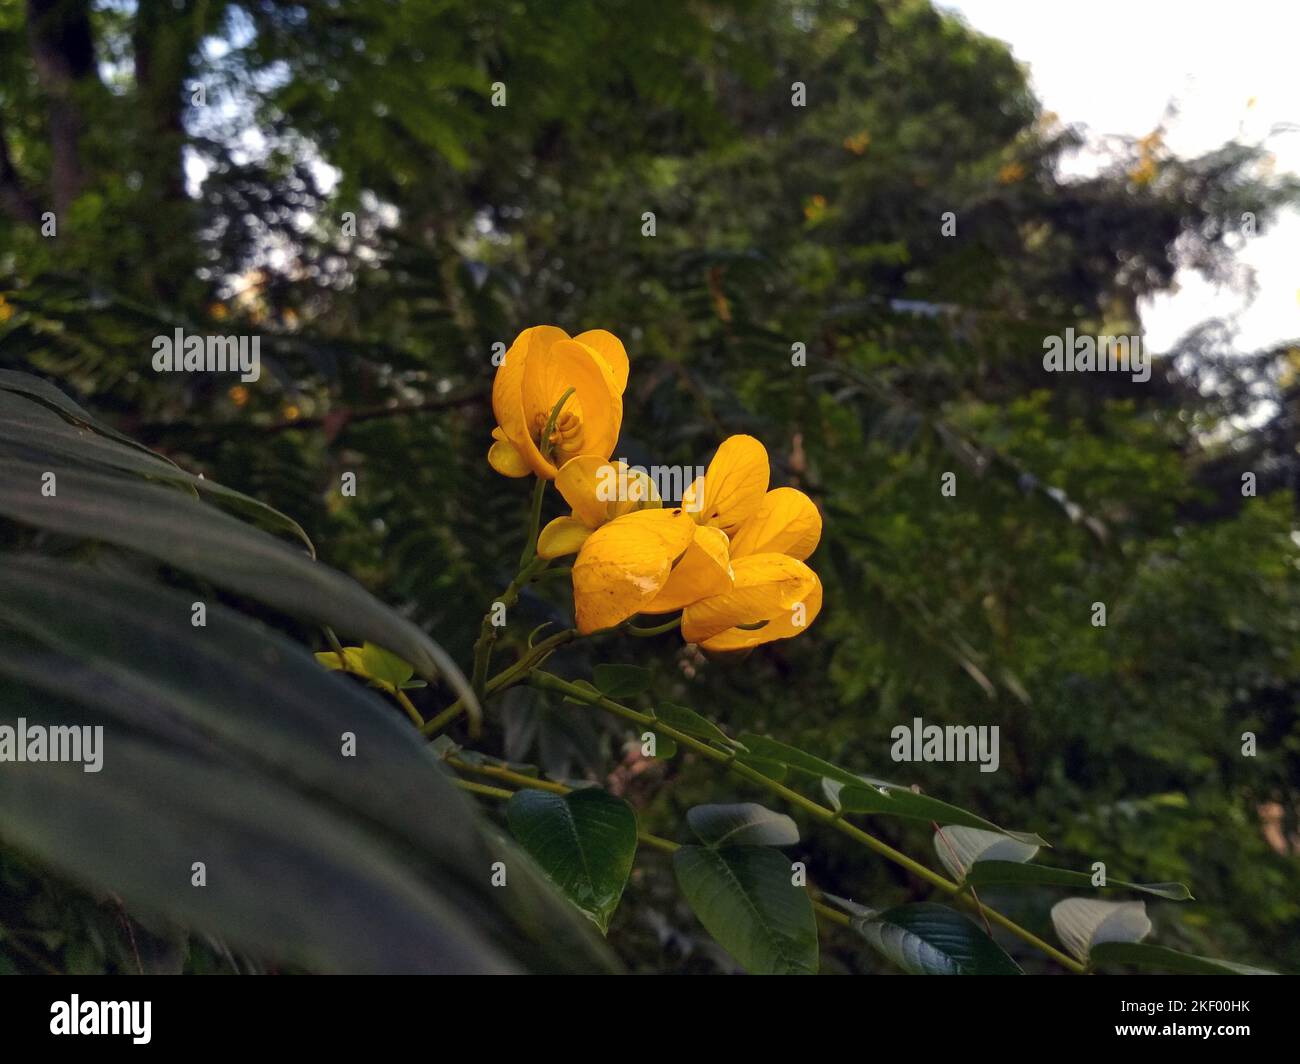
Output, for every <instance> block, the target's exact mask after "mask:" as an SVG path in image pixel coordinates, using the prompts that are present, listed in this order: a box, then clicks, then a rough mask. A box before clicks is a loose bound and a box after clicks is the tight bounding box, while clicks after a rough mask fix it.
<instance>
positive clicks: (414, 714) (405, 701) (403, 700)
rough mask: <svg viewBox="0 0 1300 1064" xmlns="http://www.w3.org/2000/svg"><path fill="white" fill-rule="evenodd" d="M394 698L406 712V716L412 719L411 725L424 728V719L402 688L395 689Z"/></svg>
mask: <svg viewBox="0 0 1300 1064" xmlns="http://www.w3.org/2000/svg"><path fill="white" fill-rule="evenodd" d="M393 697H394V698H396V699H397V704H398V705H399V706H401V707H402V708H403V709H404V710H406V715H407V716H408V717H410V718H411V723H412V724H414V725H415V726H416V727H417V728H423V727H424V718H423V717H422V716H420V711H419V710H418V709H416V708H415V704H414V703H413V702H412V701H411V700H410V699H409V698H407V697H406V692H405V691H403V690H402V689H401V688H400V687H394V688H393Z"/></svg>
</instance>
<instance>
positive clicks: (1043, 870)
mask: <svg viewBox="0 0 1300 1064" xmlns="http://www.w3.org/2000/svg"><path fill="white" fill-rule="evenodd" d="M966 882H967V883H969V884H970V885H971V886H974V887H985V886H1019V885H1022V884H1034V885H1041V886H1048V887H1075V888H1079V887H1083V888H1086V887H1091V886H1092V885H1093V882H1092V876H1091V875H1089V874H1088V873H1087V872H1074V871H1071V870H1070V869H1068V868H1053V867H1050V866H1048V865H1035V864H1016V863H1014V862H1008V861H985V860H981V861H980V862H979V863H978V864H976V865H975V866H974V867H973V868H972V869H971V870H970V871H969V872H967V873H966ZM1106 886H1107V887H1110V888H1114V889H1119V890H1139V891H1142V892H1143V893H1144V894H1154V895H1155V896H1156V897H1159V898H1166V899H1168V900H1169V901H1187V900H1189V899H1190V898H1191V896H1192V892H1191V891H1190V890H1188V889H1187V886H1186V884H1183V883H1130V882H1128V880H1124V879H1111V878H1109V877H1107V879H1106ZM1098 889H1101V888H1098Z"/></svg>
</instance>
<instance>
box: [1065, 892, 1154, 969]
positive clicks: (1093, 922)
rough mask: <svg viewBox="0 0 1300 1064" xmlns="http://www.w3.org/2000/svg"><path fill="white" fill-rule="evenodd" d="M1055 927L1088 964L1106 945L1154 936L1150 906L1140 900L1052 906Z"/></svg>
mask: <svg viewBox="0 0 1300 1064" xmlns="http://www.w3.org/2000/svg"><path fill="white" fill-rule="evenodd" d="M1052 926H1053V927H1055V928H1056V935H1057V937H1058V938H1059V939H1060V940H1061V942H1062V943H1063V944H1064V945H1065V948H1066V949H1068V950H1069V951H1070V952H1071V953H1072V954H1074V956H1075V957H1077V958H1078V959H1079V960H1081V961H1085V962H1086V961H1087V960H1088V954H1089V952H1090V951H1091V950H1092V949H1093V947H1095V946H1098V945H1100V944H1101V943H1103V942H1140V941H1141V940H1142V939H1144V938H1146V937H1147V935H1149V934H1150V933H1151V921H1150V920H1149V919H1148V918H1147V907H1146V904H1145V903H1144V902H1140V901H1123V902H1120V901H1099V900H1097V899H1096V898H1066V899H1064V900H1063V901H1058V902H1057V903H1056V904H1055V905H1053V906H1052Z"/></svg>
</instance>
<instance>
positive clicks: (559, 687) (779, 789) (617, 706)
mask: <svg viewBox="0 0 1300 1064" xmlns="http://www.w3.org/2000/svg"><path fill="white" fill-rule="evenodd" d="M529 682H530V683H531V684H532V685H533V686H535V687H538V688H540V689H541V690H544V691H553V692H556V693H559V694H564V695H567V696H568V697H570V698H573V699H575V700H576V701H578V702H583V703H586V704H587V705H591V706H597V707H599V708H601V709H604V710H606V711H608V712H610V713H613V714H614V715H615V716H619V717H622V718H623V719H625V720H630V721H634V722H635V723H637V724H639V725H642V726H653V727H654V729H655V731H657V732H660V733H662V734H664V735H669V736H671V737H672V738H673V739H674V740H676V742H677V743H678V745H680V746H686V747H688V748H690V749H691V750H694V751H695V752H696V753H697V754H699V755H700V756H701V757H705V758H707V759H708V760H710V761H713V762H717V763H720V764H721V765H722V766H723V767H724V768H726V769H727V770H729V771H731V772H734V773H735V774H736V775H738V776H741V777H743V778H744V779H747V780H749V781H750V782H751V783H756V784H758V785H759V786H760V787H763V788H765V789H767V790H769V791H771V792H772V793H773V794H776V795H778V796H779V797H781V798H783V799H785V801H787V802H789V803H790V804H791V805H794V806H797V807H798V808H800V809H802V810H803V811H804V812H805V813H807V814H808V815H809V816H811V817H812V818H813V819H815V820H819V821H821V822H822V823H823V824H827V825H829V826H831V827H833V828H834V829H835V830H836V831H839V832H841V833H843V834H845V835H848V836H849V837H850V838H851V839H853V840H854V841H856V842H858V843H861V844H862V845H863V846H866V847H867V848H868V849H870V850H873V851H874V852H875V853H877V854H879V855H880V856H881V857H884V858H885V859H887V860H889V861H892V862H894V863H895V864H897V865H900V866H902V867H903V868H906V869H907V870H908V871H909V872H911V873H912V874H913V875H914V876H916V877H917V878H918V879H922V880H924V881H925V882H926V883H929V884H930V885H931V886H933V887H936V888H937V889H939V890H941V891H943V892H944V893H945V894H949V895H952V896H953V897H954V898H956V900H957V901H958V902H960V903H961V904H963V905H966V906H967V907H975V903H972V902H971V900H970V899H969V898H968V897H967V896H966V895H965V894H964V893H963V892H962V887H961V885H960V884H958V883H954V882H952V881H951V880H950V879H947V878H945V877H944V876H941V875H939V874H938V873H937V872H933V871H931V870H930V869H929V868H926V867H925V865H923V864H921V863H920V862H919V861H915V860H913V859H912V858H911V857H908V856H907V854H905V853H902V852H900V851H899V850H896V849H894V848H893V847H892V846H890V845H889V844H888V843H886V842H882V841H881V840H880V839H878V838H876V837H875V836H874V835H871V834H868V833H867V832H865V831H863V830H862V829H861V828H859V827H857V826H856V825H854V824H851V823H849V821H847V820H845V819H844V818H843V817H841V816H839V815H837V814H836V812H835V811H834V810H832V809H828V808H827V807H826V806H824V805H821V804H819V803H817V802H814V801H813V800H812V799H811V798H806V797H805V796H804V795H802V794H800V793H799V792H798V791H795V790H791V789H790V788H789V787H787V786H785V785H784V784H782V783H779V782H777V781H776V780H773V779H769V778H768V777H767V776H764V775H763V774H762V773H761V772H759V771H758V770H757V769H753V768H750V767H749V766H748V765H746V764H744V763H743V762H741V761H737V760H736V759H735V754H734V753H731V754H727V753H723V752H722V751H721V750H717V749H715V748H714V747H712V746H709V745H708V744H707V743H703V742H700V741H699V740H698V739H696V738H695V737H694V736H692V735H688V734H686V733H685V732H682V731H679V730H678V729H676V728H674V727H672V726H670V725H667V724H665V723H664V722H663V721H661V720H659V719H658V718H656V717H652V716H650V715H649V714H646V713H640V712H638V711H637V710H635V709H632V708H631V707H629V706H625V705H623V704H622V703H620V702H615V701H614V700H613V699H611V698H606V697H605V696H603V695H601V694H598V693H595V692H592V691H589V690H587V689H586V688H585V687H581V686H579V685H578V684H575V683H570V682H569V681H567V680H563V679H561V678H560V677H558V676H554V675H552V674H551V673H548V672H543V671H541V670H540V669H534V670H533V671H532V672H531V673H530V674H529ZM981 908H982V911H983V912H984V913H985V914H986V916H987V918H988V919H990V920H992V921H993V922H994V923H996V924H998V925H999V926H1001V927H1003V928H1005V929H1006V930H1007V931H1009V932H1011V934H1013V935H1015V936H1016V937H1017V938H1019V939H1020V940H1021V941H1023V942H1026V943H1028V944H1029V945H1031V946H1033V947H1034V948H1035V949H1039V950H1042V951H1043V952H1044V953H1046V954H1047V955H1048V956H1049V957H1051V958H1052V959H1053V960H1054V961H1056V962H1057V963H1058V964H1060V965H1062V966H1063V967H1065V968H1068V969H1069V970H1070V971H1072V972H1075V973H1076V974H1079V975H1082V974H1084V972H1085V971H1086V969H1085V968H1084V966H1083V965H1082V964H1080V963H1079V962H1078V961H1076V960H1075V959H1074V958H1073V957H1069V956H1067V955H1066V954H1064V953H1062V952H1061V951H1060V950H1058V949H1057V948H1056V947H1055V946H1053V945H1051V944H1050V943H1048V942H1045V941H1043V940H1042V939H1041V938H1039V937H1038V936H1037V935H1035V934H1034V933H1033V932H1032V931H1029V930H1028V929H1026V928H1023V927H1021V926H1020V925H1019V924H1017V923H1016V922H1015V921H1014V920H1012V919H1011V918H1010V917H1007V916H1003V915H1002V914H1001V913H1000V912H998V911H997V910H996V909H990V908H989V907H988V906H982V907H981Z"/></svg>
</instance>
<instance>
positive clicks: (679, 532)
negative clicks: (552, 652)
mask: <svg viewBox="0 0 1300 1064" xmlns="http://www.w3.org/2000/svg"><path fill="white" fill-rule="evenodd" d="M696 527H697V526H696V525H695V522H693V521H692V520H691V519H690V518H689V517H688V516H686V514H685V513H683V512H682V510H681V508H680V507H679V508H677V509H673V510H663V509H659V510H637V511H636V512H634V513H630V514H624V515H623V516H622V517H617V518H615V519H614V520H613V521H610V522H608V523H606V524H604V525H601V527H600V528H598V529H596V531H594V532H592V533H591V535H589V536H588V537H587V539H586V541H585V542H584V543H583V544H582V549H581V550H580V551H579V552H578V559H577V561H575V562H574V563H573V609H574V613H575V615H576V618H577V624H578V631H579V632H581V633H582V634H583V635H587V634H589V633H591V632H596V631H599V630H601V629H602V628H613V627H614V626H615V625H619V624H622V623H623V622H624V621H626V620H627V619H628V618H630V617H634V616H635V615H636V614H638V613H642V612H644V611H645V609H646V607H647V606H650V605H651V604H652V603H653V602H654V600H655V599H656V598H657V597H658V596H659V594H660V593H661V592H662V591H663V590H664V588H665V586H666V585H667V584H668V582H669V578H670V577H671V576H672V574H673V566H674V563H676V562H677V561H678V560H679V559H681V558H682V557H683V556H684V555H685V554H686V552H687V548H689V547H691V546H692V544H693V541H694V536H695V531H696Z"/></svg>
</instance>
